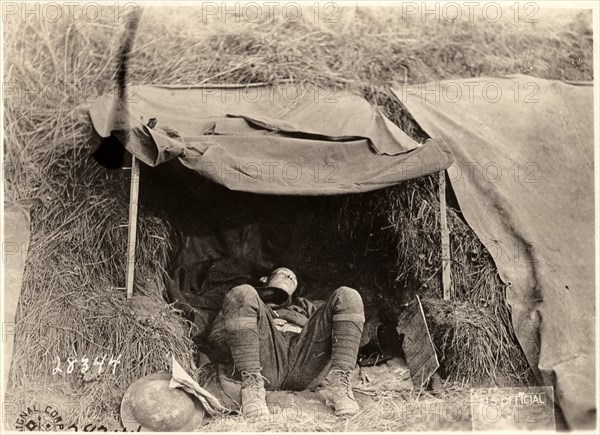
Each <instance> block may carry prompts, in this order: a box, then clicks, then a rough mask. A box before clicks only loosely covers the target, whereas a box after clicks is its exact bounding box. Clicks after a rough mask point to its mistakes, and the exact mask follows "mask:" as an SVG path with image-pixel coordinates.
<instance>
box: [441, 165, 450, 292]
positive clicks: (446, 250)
mask: <svg viewBox="0 0 600 435" xmlns="http://www.w3.org/2000/svg"><path fill="white" fill-rule="evenodd" d="M439 184H440V229H441V233H442V234H441V235H442V285H443V288H444V300H445V301H449V300H450V297H451V292H452V278H451V277H450V234H449V232H448V221H447V219H446V171H445V170H442V171H440V183H439Z"/></svg>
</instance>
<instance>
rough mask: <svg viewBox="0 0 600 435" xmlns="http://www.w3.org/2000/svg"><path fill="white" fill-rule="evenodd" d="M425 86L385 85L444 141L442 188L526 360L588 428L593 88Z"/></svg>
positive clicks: (509, 83)
mask: <svg viewBox="0 0 600 435" xmlns="http://www.w3.org/2000/svg"><path fill="white" fill-rule="evenodd" d="M425 88H428V89H429V91H426V90H425ZM431 89H436V88H434V87H433V86H429V85H422V86H421V88H419V89H418V90H417V91H416V92H415V89H411V90H410V92H408V91H407V90H406V89H402V88H398V89H394V92H395V94H396V95H397V96H398V98H400V99H401V101H402V102H403V103H404V104H405V105H406V107H407V109H408V110H409V112H410V113H411V114H412V115H413V117H414V118H415V120H416V121H417V123H419V125H420V126H421V127H422V128H423V129H424V130H425V131H426V132H427V133H428V134H429V135H431V136H437V135H439V136H441V137H442V138H443V140H445V141H446V142H447V143H448V146H449V147H450V148H451V149H452V152H453V154H454V156H455V159H456V161H455V163H454V164H453V165H452V166H451V167H450V168H449V169H448V176H449V178H450V180H451V183H452V187H453V189H454V191H455V193H456V196H457V199H458V202H459V204H460V207H461V210H462V212H463V214H464V216H465V218H466V220H467V221H468V222H469V224H470V225H471V226H472V228H473V230H474V231H475V232H476V233H477V235H478V236H479V238H480V239H481V240H482V242H483V244H484V245H485V246H486V248H487V249H488V250H489V252H490V254H491V255H492V257H493V258H494V260H495V262H496V265H497V267H498V271H499V273H500V276H501V278H502V279H503V280H504V282H505V283H507V284H509V289H508V292H507V302H508V303H509V305H510V307H511V312H512V322H513V325H514V329H515V333H516V335H517V338H518V340H519V342H520V344H521V346H522V348H523V350H524V352H525V354H526V356H527V358H528V360H529V362H530V364H531V366H532V367H533V368H534V370H535V371H536V372H537V374H538V376H539V378H540V379H541V381H542V382H543V383H544V384H545V385H554V387H555V391H556V393H557V398H558V402H559V404H560V406H561V408H562V411H563V413H564V415H565V418H566V420H567V423H568V424H569V425H570V426H571V427H572V428H576V429H584V428H592V427H594V425H595V418H596V403H595V391H594V388H595V385H596V372H595V367H596V362H595V357H594V350H595V327H594V325H595V320H596V319H595V312H596V308H595V306H596V305H595V304H596V298H595V270H594V258H595V257H594V239H595V237H594V231H595V227H594V165H593V162H594V141H593V140H594V122H593V113H594V110H593V87H592V86H591V85H579V86H574V85H570V84H566V83H563V82H558V81H549V80H542V79H537V78H533V77H529V76H510V77H503V78H494V79H491V78H480V79H469V80H458V81H453V82H442V83H438V84H437V89H438V92H437V93H436V92H431ZM469 89H471V90H472V92H468V90H469ZM473 90H475V91H473ZM485 90H488V91H489V92H487V91H485ZM518 90H520V91H521V92H520V93H518V92H517V91H518ZM492 91H493V92H492Z"/></svg>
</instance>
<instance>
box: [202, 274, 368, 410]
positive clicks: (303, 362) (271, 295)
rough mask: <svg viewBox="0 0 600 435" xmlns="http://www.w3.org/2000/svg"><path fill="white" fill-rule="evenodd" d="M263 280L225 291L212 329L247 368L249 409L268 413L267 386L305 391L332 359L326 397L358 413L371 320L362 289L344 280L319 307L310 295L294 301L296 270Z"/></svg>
mask: <svg viewBox="0 0 600 435" xmlns="http://www.w3.org/2000/svg"><path fill="white" fill-rule="evenodd" d="M260 282H261V283H262V284H263V285H264V287H256V288H255V287H253V286H251V285H249V284H243V285H239V286H236V287H234V288H232V289H231V290H230V291H229V292H228V293H227V294H226V295H225V298H224V300H223V305H222V309H221V311H220V313H219V315H218V316H217V318H216V320H215V323H214V325H213V327H212V330H211V333H210V335H209V342H210V343H211V344H212V345H213V346H217V347H219V348H222V349H227V350H228V352H229V353H230V355H231V358H232V359H233V363H234V365H235V370H236V372H238V373H239V374H240V375H241V379H242V389H241V400H242V403H241V404H242V413H243V415H244V416H245V417H247V418H249V419H265V418H269V408H268V407H267V403H266V400H265V388H266V389H269V390H294V391H301V390H305V389H306V388H308V387H309V385H310V384H311V383H312V382H313V381H314V380H315V379H316V378H317V377H318V376H319V375H320V374H321V372H323V371H324V369H325V368H326V367H327V366H328V365H329V366H330V368H329V371H328V372H327V376H326V378H325V385H326V387H325V388H326V397H328V401H329V403H330V404H332V405H333V407H334V408H335V414H336V415H338V416H349V415H353V414H356V413H357V412H358V411H359V407H358V404H357V403H356V400H355V399H354V395H353V393H352V386H351V374H352V371H353V369H354V367H355V365H356V359H357V354H358V348H359V344H360V340H361V335H362V330H363V325H364V320H365V318H364V309H363V302H362V298H361V296H360V295H359V293H358V292H357V291H356V290H354V289H351V288H349V287H339V288H338V289H336V290H335V291H334V292H333V293H332V294H331V295H330V296H329V298H328V299H327V301H325V302H324V303H321V304H320V307H318V308H317V305H315V304H313V303H311V302H309V301H307V300H306V299H303V298H297V299H296V300H294V302H293V303H292V295H293V294H294V292H295V291H296V288H297V287H298V280H297V278H296V275H295V274H294V272H292V271H291V270H290V269H287V268H283V267H282V268H278V269H275V270H274V271H273V272H272V273H271V274H270V276H268V277H263V278H261V280H260Z"/></svg>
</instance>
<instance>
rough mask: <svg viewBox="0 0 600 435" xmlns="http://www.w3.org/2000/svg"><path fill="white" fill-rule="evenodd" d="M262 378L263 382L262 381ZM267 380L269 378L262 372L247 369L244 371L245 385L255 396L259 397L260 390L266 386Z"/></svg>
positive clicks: (243, 380)
mask: <svg viewBox="0 0 600 435" xmlns="http://www.w3.org/2000/svg"><path fill="white" fill-rule="evenodd" d="M261 380H262V381H263V382H261ZM266 380H267V378H265V377H264V376H263V375H261V374H260V373H253V372H247V371H243V372H242V382H243V384H244V387H246V388H248V390H249V391H250V393H251V394H252V395H253V396H257V397H258V396H259V395H260V394H259V393H260V390H261V389H262V388H264V381H266Z"/></svg>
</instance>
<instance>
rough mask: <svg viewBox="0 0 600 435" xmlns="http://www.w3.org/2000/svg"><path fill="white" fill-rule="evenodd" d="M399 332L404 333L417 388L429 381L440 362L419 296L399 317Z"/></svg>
mask: <svg viewBox="0 0 600 435" xmlns="http://www.w3.org/2000/svg"><path fill="white" fill-rule="evenodd" d="M396 331H397V332H398V334H404V343H403V345H402V349H403V351H404V355H405V357H406V362H407V364H408V368H409V370H410V377H411V379H412V382H413V385H414V387H415V388H420V387H421V386H423V385H424V384H426V383H427V381H428V380H429V378H430V377H431V375H433V374H434V373H435V372H436V370H437V369H438V368H439V366H440V363H439V361H438V358H437V354H436V352H435V347H434V345H433V341H432V340H431V335H429V328H428V327H427V321H426V320H425V314H424V313H423V306H422V305H421V300H420V299H419V296H416V297H415V300H414V301H413V302H411V304H410V305H409V306H408V307H407V308H406V310H404V312H403V313H402V314H401V315H400V316H399V317H398V325H397V326H396Z"/></svg>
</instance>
